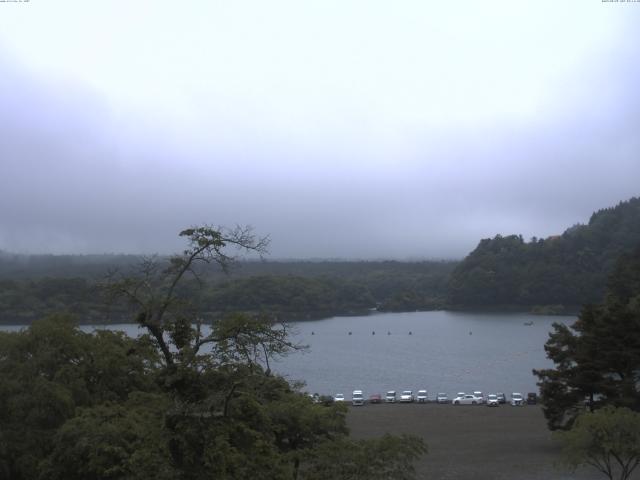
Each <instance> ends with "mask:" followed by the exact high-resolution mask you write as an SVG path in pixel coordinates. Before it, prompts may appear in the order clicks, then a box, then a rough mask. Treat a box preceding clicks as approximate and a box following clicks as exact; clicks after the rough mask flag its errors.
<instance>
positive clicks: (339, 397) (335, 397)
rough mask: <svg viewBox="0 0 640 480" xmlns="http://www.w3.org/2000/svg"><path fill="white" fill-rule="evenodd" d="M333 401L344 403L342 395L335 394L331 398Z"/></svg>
mask: <svg viewBox="0 0 640 480" xmlns="http://www.w3.org/2000/svg"><path fill="white" fill-rule="evenodd" d="M333 401H334V402H344V393H336V394H335V395H334V396H333Z"/></svg>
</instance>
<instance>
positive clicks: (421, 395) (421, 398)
mask: <svg viewBox="0 0 640 480" xmlns="http://www.w3.org/2000/svg"><path fill="white" fill-rule="evenodd" d="M416 400H417V401H418V403H427V391H426V390H418V395H417V396H416Z"/></svg>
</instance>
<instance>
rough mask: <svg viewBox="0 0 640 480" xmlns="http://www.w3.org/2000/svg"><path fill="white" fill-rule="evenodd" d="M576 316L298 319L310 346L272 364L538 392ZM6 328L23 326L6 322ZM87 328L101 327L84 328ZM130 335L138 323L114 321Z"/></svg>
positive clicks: (443, 387)
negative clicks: (548, 349)
mask: <svg viewBox="0 0 640 480" xmlns="http://www.w3.org/2000/svg"><path fill="white" fill-rule="evenodd" d="M574 320H575V318H574V317H555V316H533V315H526V314H487V313H482V314H478V313H459V312H415V313H376V314H373V315H370V316H365V317H333V318H329V319H326V320H318V321H313V322H297V323H293V324H292V326H293V335H294V339H295V341H297V342H299V343H301V344H305V345H308V346H309V348H308V350H307V351H305V352H302V353H294V354H291V355H289V356H288V357H285V358H283V359H281V360H279V361H278V362H277V363H276V364H275V365H272V367H273V368H274V370H276V371H277V372H279V373H280V374H282V375H284V376H285V377H287V378H288V379H289V380H304V381H305V382H306V384H307V387H306V389H307V390H308V391H309V392H318V393H321V394H335V393H345V394H347V397H349V396H350V393H351V391H352V390H356V389H358V390H364V392H365V395H367V396H368V395H370V394H371V393H383V392H385V391H386V390H399V391H401V390H406V389H412V390H414V391H417V390H419V389H423V388H426V389H427V390H428V392H429V398H433V397H434V396H435V394H436V393H437V392H446V393H448V394H449V396H450V397H451V396H452V395H453V394H455V393H456V392H461V391H464V392H472V391H475V390H481V391H483V392H484V393H488V392H505V393H507V394H510V393H511V392H521V393H526V392H530V391H537V387H536V378H535V377H534V376H533V375H532V373H531V370H532V369H533V368H545V367H549V366H551V365H552V363H551V362H550V361H549V360H548V359H547V358H546V357H545V352H544V343H545V342H546V340H547V338H548V333H549V331H550V330H551V325H552V324H553V322H560V323H566V324H570V323H572V322H573V321H574ZM0 328H1V329H2V330H18V329H20V328H21V327H15V326H3V327H0ZM81 328H82V329H83V330H85V331H91V330H93V329H94V328H96V327H93V326H82V327H81ZM109 328H113V329H117V330H123V331H125V332H127V334H129V335H138V334H140V333H142V330H140V329H139V328H138V327H137V326H136V325H114V326H110V327H109Z"/></svg>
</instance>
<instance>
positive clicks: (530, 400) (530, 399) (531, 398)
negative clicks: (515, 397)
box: [527, 392, 538, 405]
mask: <svg viewBox="0 0 640 480" xmlns="http://www.w3.org/2000/svg"><path fill="white" fill-rule="evenodd" d="M536 403H538V394H537V393H534V392H529V393H527V405H535V404H536Z"/></svg>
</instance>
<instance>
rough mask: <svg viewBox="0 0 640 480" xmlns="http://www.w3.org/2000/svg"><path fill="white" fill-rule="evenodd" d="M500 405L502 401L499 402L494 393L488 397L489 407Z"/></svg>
mask: <svg viewBox="0 0 640 480" xmlns="http://www.w3.org/2000/svg"><path fill="white" fill-rule="evenodd" d="M498 405H500V400H498V396H497V395H494V394H493V393H491V394H489V395H487V407H497V406H498Z"/></svg>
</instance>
